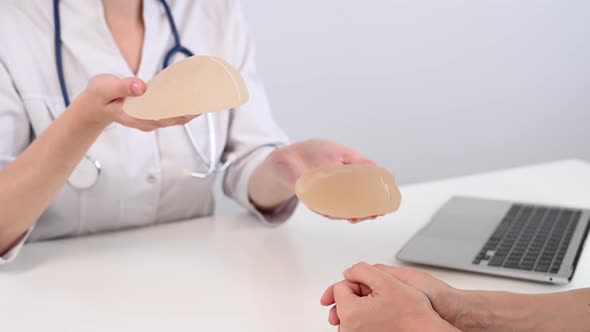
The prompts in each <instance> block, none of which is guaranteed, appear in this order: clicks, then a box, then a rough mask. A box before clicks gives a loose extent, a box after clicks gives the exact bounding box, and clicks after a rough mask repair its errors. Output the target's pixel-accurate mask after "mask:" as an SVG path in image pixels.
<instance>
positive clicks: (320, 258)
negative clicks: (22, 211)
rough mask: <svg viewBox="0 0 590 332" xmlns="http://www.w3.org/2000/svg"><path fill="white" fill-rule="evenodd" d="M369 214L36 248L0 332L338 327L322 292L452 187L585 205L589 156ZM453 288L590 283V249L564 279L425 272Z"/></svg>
mask: <svg viewBox="0 0 590 332" xmlns="http://www.w3.org/2000/svg"><path fill="white" fill-rule="evenodd" d="M402 192H403V196H404V201H403V204H402V209H401V210H400V211H399V212H398V213H396V214H394V215H391V216H388V217H386V218H382V219H379V220H378V221H376V222H367V223H364V224H360V225H349V224H346V223H342V222H334V221H327V220H324V219H322V218H320V217H318V216H315V215H313V214H311V213H310V212H308V211H307V210H306V209H305V208H303V207H302V208H300V209H299V210H298V211H297V213H296V215H295V217H294V218H293V220H291V221H290V222H289V223H287V224H286V225H284V226H282V227H278V228H266V227H264V226H262V225H260V224H259V223H258V222H256V221H254V220H252V219H251V218H248V217H245V216H239V217H215V218H210V219H203V220H194V221H188V222H183V223H176V224H172V225H164V226H158V227H152V228H147V229H140V230H133V231H128V232H123V233H118V234H107V235H101V236H95V237H90V238H82V239H75V240H65V241H55V242H48V243H38V244H32V245H28V246H26V247H25V250H24V251H23V253H22V255H21V256H20V257H19V259H18V260H17V262H15V263H14V264H12V265H9V266H7V267H2V268H0V328H1V329H2V330H3V331H35V332H37V331H49V330H51V331H53V330H59V331H207V332H213V331H252V332H254V331H255V332H266V331H268V332H276V331H289V332H290V331H297V332H300V331H306V332H319V331H333V330H334V329H332V328H331V327H330V326H329V325H328V323H327V312H328V311H327V309H325V308H322V307H321V306H320V305H319V298H320V295H321V294H322V292H323V290H324V289H325V288H326V287H327V286H329V285H330V284H331V283H332V282H334V281H337V280H338V279H340V276H341V272H342V271H343V270H344V269H345V268H346V267H348V266H350V265H351V264H352V263H355V262H358V261H368V262H371V263H377V262H382V263H389V264H396V261H395V258H394V255H395V253H396V252H397V250H398V249H399V248H400V247H401V246H402V245H403V244H404V243H405V242H406V241H407V240H408V239H409V237H410V236H411V235H412V234H414V233H415V232H416V231H417V230H418V229H419V228H420V227H421V226H422V225H424V224H425V223H426V222H427V221H428V220H429V218H430V217H431V216H432V214H433V213H434V212H435V210H436V209H437V208H439V207H440V206H441V205H442V204H443V203H444V202H445V201H446V200H447V199H448V198H449V197H451V196H452V195H456V194H461V195H475V196H482V197H490V198H499V199H517V200H523V201H531V202H540V203H551V204H565V205H570V206H577V207H590V164H588V163H584V162H581V161H575V160H571V161H563V162H557V163H549V164H544V165H538V166H532V167H524V168H518V169H512V170H507V171H501V172H493V173H488V174H482V175H476V176H468V177H462V178H456V179H450V180H444V181H438V182H432V183H425V184H418V185H412V186H406V187H403V188H402ZM428 270H429V271H430V272H432V273H433V274H434V275H435V276H437V277H439V278H441V279H443V280H445V281H446V282H448V283H450V284H452V285H454V286H456V287H460V288H470V289H472V288H481V289H490V290H511V291H519V292H556V291H563V290H566V289H571V288H580V287H588V286H590V250H589V249H588V246H587V248H586V250H585V252H584V253H583V256H582V257H581V263H580V266H579V268H578V271H577V272H576V275H575V278H574V280H573V281H572V283H571V284H569V285H567V286H563V287H558V286H552V285H544V284H535V283H529V282H521V281H515V280H509V279H502V278H496V277H487V276H481V275H474V274H464V273H459V272H451V271H445V270H438V269H428Z"/></svg>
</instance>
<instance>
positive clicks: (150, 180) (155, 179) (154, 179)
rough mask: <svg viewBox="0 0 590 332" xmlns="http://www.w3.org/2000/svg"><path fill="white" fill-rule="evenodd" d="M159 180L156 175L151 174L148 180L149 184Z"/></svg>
mask: <svg viewBox="0 0 590 332" xmlns="http://www.w3.org/2000/svg"><path fill="white" fill-rule="evenodd" d="M157 180H158V179H157V178H156V177H155V176H154V175H150V176H148V177H147V182H148V183H149V184H154V183H156V181H157Z"/></svg>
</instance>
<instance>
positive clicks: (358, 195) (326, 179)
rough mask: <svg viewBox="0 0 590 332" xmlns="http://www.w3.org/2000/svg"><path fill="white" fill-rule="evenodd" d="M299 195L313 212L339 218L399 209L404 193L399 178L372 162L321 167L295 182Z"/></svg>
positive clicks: (357, 216) (375, 214) (378, 213)
mask: <svg viewBox="0 0 590 332" xmlns="http://www.w3.org/2000/svg"><path fill="white" fill-rule="evenodd" d="M295 192H296V194H297V197H299V199H300V200H301V201H302V202H303V203H304V204H305V205H306V206H307V207H308V208H309V209H310V210H312V211H314V212H316V213H319V214H322V215H325V216H330V217H332V218H337V219H357V218H359V219H360V218H369V217H373V216H381V215H386V214H389V213H392V212H395V211H396V210H397V209H398V208H399V206H400V204H401V193H400V191H399V188H398V187H397V184H396V182H395V177H394V176H393V175H392V174H391V173H390V172H389V171H387V170H386V169H384V168H381V167H378V166H372V165H338V166H329V167H321V168H317V169H314V170H311V171H309V172H307V173H305V174H304V175H303V176H301V177H300V178H299V180H298V181H297V183H296V185H295Z"/></svg>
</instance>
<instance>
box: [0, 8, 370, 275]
mask: <svg viewBox="0 0 590 332" xmlns="http://www.w3.org/2000/svg"><path fill="white" fill-rule="evenodd" d="M0 41H2V44H1V46H0V188H1V190H0V264H1V263H5V262H8V261H10V260H12V259H14V257H15V256H16V255H17V253H18V251H19V249H20V247H21V246H22V244H23V243H24V242H25V241H38V240H46V239H54V238H61V237H70V236H79V235H83V234H90V233H95V232H101V231H110V230H117V229H122V228H127V227H136V226H143V225H152V224H156V223H163V222H171V221H175V220H182V219H187V218H194V217H200V216H208V215H210V214H211V213H212V211H213V195H212V186H213V183H214V173H216V172H217V171H221V170H225V174H224V176H223V188H224V191H225V193H226V194H227V195H229V196H230V197H232V198H233V199H235V200H236V201H237V202H239V203H240V204H241V205H243V206H244V207H245V208H247V209H249V210H250V211H252V212H253V213H255V214H256V215H258V216H259V217H260V218H261V219H262V220H263V221H265V222H269V223H277V222H281V221H283V220H285V219H286V218H288V216H289V215H290V213H291V212H292V211H293V209H294V207H295V205H296V203H297V202H296V199H295V198H294V194H293V188H294V183H295V181H296V180H297V178H298V177H299V176H300V175H301V174H302V172H304V171H305V170H306V169H308V168H312V167H317V166H320V165H326V164H340V163H367V162H370V161H368V160H366V159H364V158H363V157H362V156H360V155H359V154H358V153H356V152H355V151H353V150H351V149H348V148H346V147H343V146H340V145H337V144H334V143H330V142H327V141H320V140H314V141H307V142H302V143H297V144H293V145H288V141H287V138H286V136H285V134H284V133H283V132H282V131H281V130H280V128H279V127H278V126H277V125H276V124H275V123H274V121H273V119H272V116H271V113H270V110H269V105H268V102H267V99H266V96H265V91H264V88H263V86H262V84H261V82H260V80H259V77H258V75H257V74H256V68H255V65H254V53H253V47H252V41H251V39H250V36H249V34H248V30H247V28H246V25H245V23H244V19H243V17H242V14H241V12H240V8H239V3H238V1H237V0H236V1H233V0H202V1H192V0H168V1H164V0H143V1H142V0H126V1H119V0H102V1H101V0H94V1H79V0H62V1H58V0H55V1H49V0H29V1H19V0H5V1H2V2H0ZM173 47H176V49H180V50H181V51H182V52H180V53H183V54H176V53H175V54H170V52H169V51H170V49H171V48H173ZM193 52H194V54H197V55H198V54H200V55H213V56H218V57H222V58H224V59H226V60H227V61H228V62H230V63H232V64H233V65H234V66H235V67H236V68H238V69H239V70H240V71H241V72H242V74H243V76H244V78H245V79H246V81H247V84H248V87H249V90H250V94H251V99H250V102H249V103H248V104H246V105H245V106H243V107H241V109H237V110H231V111H227V112H223V113H219V114H216V115H214V116H201V117H198V118H195V117H192V116H191V117H181V118H173V119H165V120H161V121H142V120H138V119H134V118H131V117H130V116H128V115H126V113H124V112H123V109H122V101H123V100H124V99H125V98H126V97H128V96H139V95H142V94H143V93H144V92H145V91H146V85H145V83H144V82H146V81H148V80H150V79H151V78H152V77H153V76H154V75H156V74H157V73H158V72H159V71H161V70H162V68H163V67H164V66H165V62H166V61H165V58H166V57H167V56H168V55H169V54H170V56H171V60H172V62H173V61H178V60H180V59H182V58H183V57H184V56H186V55H189V54H190V53H193ZM166 64H167V63H166ZM104 73H108V74H104ZM191 141H192V142H191ZM184 169H189V170H190V171H192V172H193V176H194V178H191V177H186V176H184V175H183V170H184Z"/></svg>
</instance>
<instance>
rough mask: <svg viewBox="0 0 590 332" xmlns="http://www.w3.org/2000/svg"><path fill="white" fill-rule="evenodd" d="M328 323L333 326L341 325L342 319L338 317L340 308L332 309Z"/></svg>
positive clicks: (334, 307)
mask: <svg viewBox="0 0 590 332" xmlns="http://www.w3.org/2000/svg"><path fill="white" fill-rule="evenodd" d="M328 322H330V324H331V325H332V326H338V325H340V317H338V308H337V307H336V306H333V307H332V308H331V309H330V313H329V314H328Z"/></svg>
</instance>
